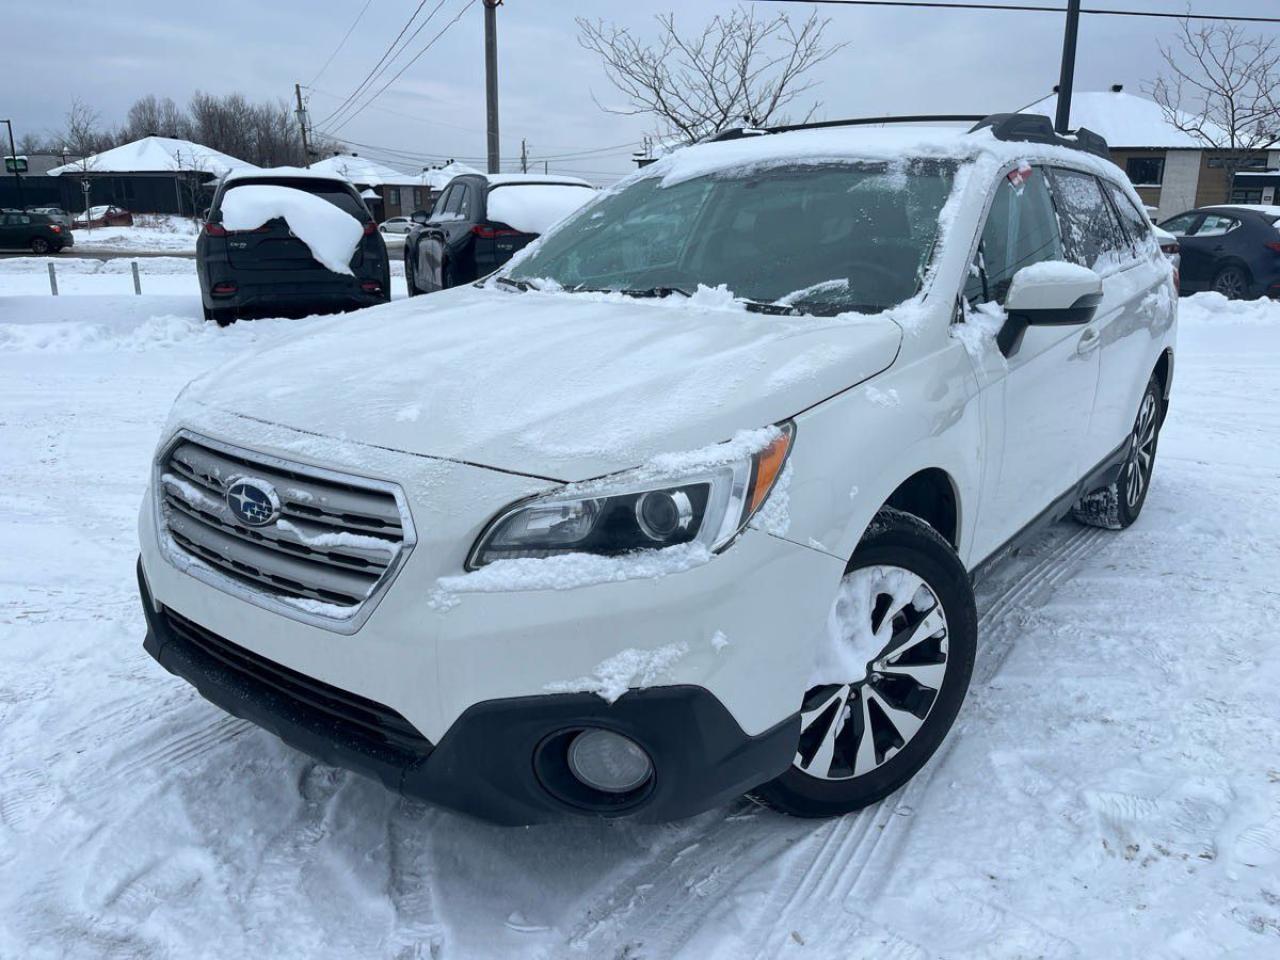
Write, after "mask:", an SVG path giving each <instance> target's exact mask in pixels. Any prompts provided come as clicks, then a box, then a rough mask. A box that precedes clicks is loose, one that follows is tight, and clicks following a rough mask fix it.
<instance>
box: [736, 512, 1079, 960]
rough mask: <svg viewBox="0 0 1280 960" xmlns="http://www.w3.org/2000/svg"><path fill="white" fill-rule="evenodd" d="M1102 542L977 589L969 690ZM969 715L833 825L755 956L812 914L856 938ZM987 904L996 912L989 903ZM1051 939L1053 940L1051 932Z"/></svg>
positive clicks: (1065, 550)
mask: <svg viewBox="0 0 1280 960" xmlns="http://www.w3.org/2000/svg"><path fill="white" fill-rule="evenodd" d="M1103 536H1104V532H1103V531H1102V530H1098V529H1094V528H1090V527H1084V528H1081V529H1079V530H1076V531H1074V532H1073V533H1071V534H1069V535H1068V536H1067V538H1066V540H1065V541H1063V543H1062V544H1061V545H1059V546H1058V547H1057V548H1056V549H1051V552H1050V553H1048V554H1047V555H1045V556H1043V557H1042V558H1041V559H1040V560H1039V561H1037V562H1036V563H1035V564H1034V565H1033V566H1032V567H1031V569H1029V570H1028V571H1026V572H1025V573H1024V574H1022V575H1021V576H1018V577H1017V578H1016V579H1014V580H1013V582H1012V583H1010V584H1008V585H1007V586H1006V587H1005V588H1004V589H1003V590H1002V591H1001V592H998V593H997V594H996V595H995V596H994V597H991V598H990V599H986V598H985V597H982V596H981V594H982V593H983V592H984V591H982V590H979V594H980V597H979V601H980V603H982V606H983V610H982V612H981V614H980V615H979V617H978V636H979V639H980V645H979V648H978V657H977V662H976V663H975V664H974V672H973V682H972V687H971V690H973V691H980V690H981V689H982V688H984V687H985V686H986V685H987V684H989V683H990V682H991V680H992V679H994V678H995V676H996V674H997V673H999V671H1000V667H1001V666H1002V665H1003V664H1004V662H1005V660H1006V659H1007V658H1008V656H1009V654H1010V652H1011V651H1012V650H1013V645H1014V642H1015V640H1016V639H1017V636H1018V634H1019V633H1020V632H1021V628H1020V625H1019V624H1017V623H1015V622H1012V621H1009V620H1007V619H1005V618H1006V617H1007V616H1008V615H1009V614H1010V613H1012V612H1013V611H1015V610H1017V609H1019V608H1021V607H1024V606H1026V605H1027V604H1033V605H1036V606H1038V605H1039V602H1043V600H1044V599H1047V597H1045V594H1047V593H1048V592H1049V591H1052V590H1053V588H1054V587H1055V586H1057V584H1059V583H1061V582H1062V581H1063V580H1064V579H1066V578H1067V577H1068V576H1070V575H1071V574H1072V573H1073V572H1074V571H1075V569H1076V567H1077V566H1078V564H1079V563H1080V562H1081V561H1082V560H1083V559H1084V558H1085V557H1087V556H1089V555H1090V554H1091V553H1093V552H1094V551H1095V550H1096V549H1098V547H1099V546H1100V543H1099V541H1100V540H1101V539H1102V538H1103ZM1045 539H1049V538H1048V537H1046V538H1045ZM1040 542H1041V543H1043V542H1044V541H1043V540H1042V541H1040ZM1011 559H1013V558H1011ZM984 600H985V602H983V601H984ZM1038 601H1039V602H1038ZM971 695H972V694H971ZM970 715H971V714H967V713H965V712H962V713H961V715H960V719H959V721H958V722H957V723H956V726H955V727H954V728H953V729H952V731H951V732H950V734H948V736H947V739H946V740H944V741H943V743H942V746H941V747H940V748H939V749H938V752H937V753H935V754H934V755H933V757H932V758H931V759H930V760H929V762H928V763H927V764H925V766H924V767H923V768H922V769H921V770H920V772H919V773H917V774H916V775H915V777H913V778H912V779H911V780H910V781H909V782H908V783H907V785H906V786H905V787H903V788H902V789H901V790H900V791H899V792H898V793H896V794H893V795H892V796H890V797H887V798H886V799H885V800H882V801H881V802H880V803H877V804H875V805H873V806H871V807H867V808H866V809H864V810H860V811H858V812H857V813H855V814H851V815H849V816H846V817H842V818H841V819H840V820H837V821H836V822H835V823H834V825H833V827H832V830H831V834H830V835H829V836H828V837H827V839H826V840H825V841H824V842H823V844H822V847H821V848H820V849H819V850H818V851H817V853H816V854H815V855H814V856H813V858H811V859H810V861H809V862H808V864H807V865H806V866H804V867H803V868H802V869H801V870H799V871H797V872H798V873H799V874H800V877H799V879H798V880H794V881H792V883H790V884H788V886H790V887H791V891H792V892H791V894H790V895H789V896H787V897H786V900H785V902H784V903H783V904H782V905H781V906H780V907H779V908H776V909H775V907H774V904H773V903H771V904H770V905H769V906H767V907H766V908H765V909H763V910H762V911H761V915H762V916H764V917H771V916H772V917H776V918H777V919H776V921H775V922H774V923H773V924H771V929H770V932H769V933H767V934H765V935H764V936H763V938H762V939H761V948H760V950H759V952H758V953H757V954H756V956H757V957H759V958H762V960H763V958H771V957H773V956H776V955H777V952H778V950H779V949H781V947H782V945H783V943H784V942H785V940H786V939H787V937H789V936H790V935H791V929H792V921H793V920H800V919H801V918H803V917H806V916H808V915H809V914H810V913H811V912H813V913H820V914H821V915H822V917H823V921H824V924H825V927H826V930H827V933H828V938H829V939H831V940H832V942H839V940H840V938H841V937H842V936H845V935H849V934H856V930H855V929H853V928H854V927H856V926H858V920H859V917H858V915H857V914H852V915H846V914H844V913H843V910H842V908H843V906H844V904H845V903H846V902H848V901H849V900H850V898H851V897H855V896H856V895H857V894H858V893H859V887H860V886H862V884H863V882H864V881H865V880H866V879H867V878H868V877H870V876H873V875H880V874H881V873H882V872H883V871H885V870H888V869H890V868H891V866H892V864H893V861H894V859H895V858H896V854H897V851H898V849H899V848H900V847H901V844H902V842H903V840H904V839H905V837H906V834H907V832H908V831H909V830H910V827H911V824H912V822H913V821H914V819H915V818H914V816H913V815H912V814H913V812H914V811H915V810H916V809H918V808H919V806H920V805H921V803H922V801H923V800H924V797H925V795H926V793H927V792H928V789H929V784H930V782H931V781H932V779H933V775H934V774H935V773H936V772H937V770H938V768H939V767H940V766H942V764H943V763H945V761H946V759H947V757H948V756H949V755H950V752H951V749H952V747H953V746H954V744H955V743H956V742H957V741H958V740H959V739H960V738H961V737H962V736H963V735H964V732H965V730H966V729H967V728H968V726H969V722H970V720H969V716H970ZM873 863H874V864H875V867H876V869H874V870H872V869H871V867H872V865H873ZM775 903H776V901H775ZM814 904H820V905H821V907H822V909H819V910H816V911H814V910H813V905H814ZM987 906H988V908H990V905H987ZM832 908H834V910H833V909H832ZM990 909H994V908H990ZM833 915H835V916H839V917H840V920H839V921H838V922H837V923H836V924H835V925H834V926H832V924H831V917H832V916H833ZM1045 936H1046V937H1049V935H1048V934H1046V935H1045ZM1058 955H1061V954H1060V952H1047V953H1045V956H1058Z"/></svg>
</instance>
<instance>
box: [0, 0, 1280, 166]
mask: <svg viewBox="0 0 1280 960" xmlns="http://www.w3.org/2000/svg"><path fill="white" fill-rule="evenodd" d="M435 3H436V0H429V2H428V3H427V5H426V6H425V8H424V10H423V15H425V14H426V12H427V11H429V10H431V9H432V8H433V7H434V6H435ZM466 3H467V0H444V2H443V4H442V6H441V7H440V10H439V12H438V13H437V14H436V15H435V19H434V20H432V22H431V23H430V24H429V25H428V26H427V27H426V29H424V30H423V31H422V33H420V34H419V36H418V38H417V40H415V41H414V43H413V44H412V45H411V46H410V47H409V48H408V49H409V53H408V54H406V55H405V56H404V57H403V58H402V60H401V61H399V62H397V65H396V67H395V68H393V71H392V72H389V73H387V74H386V75H385V76H384V77H383V78H382V81H380V82H379V86H380V85H381V82H384V81H385V80H387V79H389V78H390V77H391V76H392V73H393V72H394V70H396V69H399V65H400V63H402V62H403V61H404V60H407V59H408V58H409V56H411V55H412V53H414V52H416V51H417V50H418V49H420V48H421V47H422V45H423V44H424V43H425V42H426V41H427V40H429V39H430V38H431V37H432V36H433V35H434V34H435V33H436V32H437V30H438V29H439V28H440V27H443V26H444V25H445V24H446V23H447V22H448V21H449V20H450V19H452V18H453V17H454V16H455V15H456V14H457V13H458V12H459V11H460V10H461V9H462V8H463V7H464V6H465V4H466ZM363 4H364V0H305V2H302V0H293V2H286V0H272V2H266V0H219V2H218V3H216V4H213V3H204V4H176V3H169V2H163V3H162V2H155V0H113V2H111V3H109V4H108V3H100V2H96V0H56V2H44V3H16V2H6V3H5V5H4V6H5V10H4V13H3V16H2V17H0V22H3V24H4V30H3V33H4V35H5V36H6V37H7V41H6V42H5V43H4V48H5V71H4V72H5V75H6V80H5V81H4V83H3V85H0V117H5V116H8V117H12V118H13V121H14V126H15V132H16V134H17V135H18V136H21V135H22V133H24V132H27V131H36V132H44V131H50V130H56V129H57V128H59V127H60V126H61V123H62V116H63V114H64V113H65V112H66V109H67V107H68V105H69V103H70V102H71V100H72V98H73V97H80V98H81V99H83V100H84V101H85V102H86V103H88V104H89V105H90V106H91V107H93V108H94V109H96V110H98V111H99V112H100V113H101V114H102V116H103V119H104V120H105V121H108V122H111V123H117V122H119V121H120V120H121V119H123V117H124V113H125V111H126V110H127V109H128V106H129V104H130V103H131V102H132V101H133V100H134V99H135V98H136V97H138V96H141V95H143V94H146V93H155V94H157V95H160V96H170V97H173V98H174V100H176V101H178V102H179V103H182V102H184V101H185V100H186V99H187V98H188V97H190V95H191V94H192V92H194V91H195V90H205V91H209V92H214V93H228V92H233V91H240V92H243V93H245V94H247V95H249V96H250V97H252V98H268V97H271V98H274V97H285V96H290V97H291V96H292V94H293V84H294V82H295V81H299V82H301V83H303V84H308V85H310V86H311V91H310V96H311V100H310V105H311V110H312V116H313V119H314V120H316V121H320V120H323V119H324V117H325V116H326V115H327V114H329V113H330V112H331V111H333V110H334V109H335V108H336V107H337V106H338V105H339V104H340V103H341V101H342V99H343V98H345V97H346V95H347V94H348V93H349V92H350V91H351V90H352V89H353V88H354V87H355V86H356V84H357V83H359V82H360V80H361V79H362V78H363V77H364V76H365V74H366V73H367V72H368V71H369V70H370V68H372V67H373V65H374V64H375V63H376V62H377V59H378V57H379V56H380V55H381V54H382V52H383V51H384V50H385V49H386V47H387V45H388V44H389V43H390V42H391V41H392V39H393V38H394V37H395V35H396V33H397V31H398V30H399V29H400V27H401V26H402V25H403V23H404V22H405V20H406V19H407V18H408V16H409V14H410V13H411V12H412V11H413V9H414V8H415V7H416V6H417V5H418V3H417V0H370V5H369V8H368V11H367V12H366V13H365V14H364V17H363V19H362V20H361V21H360V23H359V25H358V26H357V28H356V30H355V31H354V33H353V34H352V35H351V38H350V39H349V40H348V41H347V43H346V45H345V46H344V47H343V49H342V50H341V52H340V53H339V54H338V56H337V57H335V58H334V60H333V62H332V63H331V64H330V65H329V67H328V68H327V69H326V70H325V71H324V72H323V74H322V75H321V76H320V77H319V78H318V79H315V80H314V83H312V81H313V78H314V77H315V76H316V74H317V72H318V71H320V69H321V66H322V65H323V64H324V62H325V60H326V58H327V57H328V56H329V54H330V53H332V52H333V50H334V48H335V47H336V46H337V44H338V42H339V40H340V39H341V38H342V35H343V33H344V32H345V31H346V30H347V28H348V27H349V26H350V25H351V23H352V20H353V19H354V18H355V16H356V15H357V13H359V11H360V9H361V7H362V6H363ZM733 6H734V4H733V3H730V2H728V0H724V2H721V0H683V2H681V3H675V2H674V0H591V2H587V0H554V2H553V0H506V2H505V3H504V4H503V6H501V7H500V8H499V10H498V21H499V26H498V41H499V58H500V64H499V84H500V94H501V131H502V155H503V158H504V161H510V160H514V159H516V158H518V157H519V154H520V140H521V138H522V137H523V138H527V140H528V145H529V154H530V156H531V158H532V159H533V160H534V161H535V162H537V163H539V166H540V160H541V158H543V157H562V156H563V155H565V154H572V153H581V152H584V151H596V150H598V151H599V152H595V153H593V154H592V155H591V156H590V157H588V158H581V157H579V158H575V159H553V160H551V161H550V165H551V169H552V170H553V171H559V172H562V173H569V172H580V173H582V174H583V175H585V176H588V177H590V178H591V179H593V180H597V181H603V180H607V179H612V178H613V176H616V174H618V173H622V172H625V171H626V170H628V169H631V168H632V164H631V163H630V161H629V159H628V158H629V155H630V152H631V150H632V149H633V147H634V146H635V145H636V144H638V142H639V140H640V138H641V137H642V135H643V134H645V133H646V132H649V131H651V130H652V129H653V124H652V123H651V122H650V121H647V120H646V119H644V118H640V117H624V116H616V115H612V114H609V113H606V112H604V111H602V110H601V109H600V107H599V106H597V103H596V102H595V101H596V100H598V101H599V102H600V103H603V104H616V103H619V99H618V95H617V94H616V93H615V91H614V90H613V88H612V87H611V86H610V84H609V83H608V81H607V80H606V79H605V76H604V74H603V72H602V70H601V68H600V65H599V63H598V62H597V60H596V58H595V57H594V56H593V55H592V54H590V53H588V52H586V51H584V50H582V49H581V48H580V47H579V46H578V43H577V40H576V37H577V28H576V26H575V24H574V18H575V17H576V16H591V17H601V18H603V19H605V20H607V21H615V22H617V23H619V24H624V25H626V26H629V27H632V28H634V29H635V30H637V31H639V32H643V33H647V34H650V35H652V33H653V32H654V22H653V16H654V14H656V13H661V12H666V11H668V10H671V9H677V10H678V22H679V23H683V24H685V25H687V26H688V27H689V28H696V27H698V26H700V25H701V24H702V23H703V22H705V21H706V20H708V19H710V18H711V17H712V16H714V15H715V14H716V13H720V12H724V11H727V10H730V9H732V7H733ZM756 6H757V8H758V9H759V12H760V13H761V14H762V15H771V14H772V13H773V12H775V11H778V10H786V11H788V12H789V13H790V14H791V15H792V16H794V17H797V18H803V17H804V16H805V15H807V13H808V12H809V10H810V9H811V8H810V7H808V6H805V5H798V4H780V3H769V2H760V3H757V4H756ZM1088 6H1095V7H1108V8H1112V9H1115V8H1121V7H1124V8H1136V9H1145V10H1182V9H1185V0H1094V2H1092V3H1090V4H1088ZM1278 6H1280V5H1278V4H1277V3H1276V2H1275V0H1191V8H1192V9H1194V10H1196V11H1197V12H1205V13H1209V12H1219V13H1228V12H1229V13H1238V14H1244V15H1249V14H1259V15H1275V14H1276V13H1277V7H1278ZM819 10H820V12H821V13H822V14H823V15H824V16H828V17H830V20H831V23H830V25H829V27H828V28H827V37H828V38H829V39H830V40H833V41H844V42H847V43H848V46H847V47H846V48H845V49H844V50H843V51H842V52H841V53H839V54H838V55H837V56H836V57H835V58H833V59H832V60H830V61H829V62H828V63H826V64H824V65H823V66H822V67H821V68H820V72H819V73H818V78H819V79H820V80H821V84H820V86H819V87H818V88H817V89H816V90H815V91H814V94H815V95H816V97H817V98H818V99H820V100H821V101H822V102H823V107H822V110H821V115H823V116H826V117H842V116H857V115H867V114H884V113H918V112H919V113H923V112H929V113H951V112H956V113H985V112H996V111H1000V110H1011V109H1016V108H1018V107H1021V106H1023V105H1025V104H1026V103H1028V102H1030V101H1032V100H1034V99H1036V98H1037V97H1039V96H1041V95H1044V94H1047V93H1049V92H1050V91H1051V89H1052V87H1053V85H1054V84H1055V83H1056V82H1057V79H1058V65H1059V57H1060V54H1061V45H1062V24H1063V16H1062V15H1060V14H1056V13H995V12H974V11H954V12H948V11H940V10H905V9H904V10H888V9H877V8H857V7H838V6H833V5H827V6H822V7H820V8H819ZM419 22H420V20H419ZM1173 29H1174V24H1173V22H1172V21H1160V20H1151V19H1137V18H1133V19H1130V18H1118V17H1096V16H1095V17H1085V18H1084V22H1083V26H1082V30H1081V38H1080V62H1079V68H1078V74H1077V89H1078V90H1102V89H1106V88H1107V87H1109V86H1110V85H1111V84H1113V83H1123V84H1124V85H1125V86H1126V88H1127V89H1128V90H1130V91H1131V92H1135V93H1137V92H1139V90H1140V87H1141V85H1142V83H1143V82H1144V81H1149V80H1151V79H1152V78H1154V77H1155V76H1156V75H1157V74H1158V72H1159V70H1160V69H1161V62H1160V57H1159V51H1158V49H1157V42H1158V41H1159V40H1161V39H1165V40H1167V39H1169V38H1170V37H1171V36H1172V31H1173ZM1257 29H1259V30H1265V31H1269V32H1272V33H1274V31H1275V30H1276V28H1275V27H1266V26H1262V27H1257ZM593 96H594V99H593ZM337 133H338V135H339V136H341V137H344V138H347V139H348V140H351V141H358V142H359V143H362V144H366V145H369V146H365V147H361V146H353V147H352V148H351V149H353V150H356V151H358V152H360V153H362V154H365V155H369V156H376V157H378V158H379V159H390V158H391V157H393V156H395V157H401V156H402V155H404V154H411V155H413V157H414V158H415V159H418V158H420V159H422V160H424V161H429V160H431V159H434V158H447V157H457V158H459V159H463V158H481V157H483V155H484V149H485V140H484V47H483V13H482V9H481V4H480V3H478V2H476V3H474V4H473V6H472V7H471V8H470V9H469V10H467V11H466V12H465V14H464V15H463V16H462V19H461V20H460V21H459V22H457V23H456V24H454V25H453V26H452V27H451V28H449V29H448V30H447V31H446V32H445V33H444V34H443V36H442V37H441V38H440V39H439V40H438V41H437V42H436V43H435V45H434V46H433V47H432V48H431V49H430V50H429V51H428V52H427V53H426V54H425V55H424V56H423V57H422V58H421V59H420V60H418V62H417V63H416V64H414V65H413V66H412V67H411V68H409V70H408V71H406V73H405V74H404V76H403V77H402V78H401V79H400V80H399V81H397V82H396V83H395V84H393V85H392V86H391V87H390V88H389V89H388V90H387V91H386V93H384V94H383V95H382V96H381V97H379V98H378V99H377V100H376V101H374V104H373V105H372V106H371V107H369V108H368V109H365V110H364V111H363V112H361V113H360V114H359V115H358V116H356V117H355V118H354V119H352V120H351V121H350V122H349V123H347V124H345V125H344V126H342V127H341V129H340V130H339V131H337ZM605 148H607V149H605ZM392 151H397V152H396V153H393V152H392ZM409 163H410V165H412V163H413V161H409Z"/></svg>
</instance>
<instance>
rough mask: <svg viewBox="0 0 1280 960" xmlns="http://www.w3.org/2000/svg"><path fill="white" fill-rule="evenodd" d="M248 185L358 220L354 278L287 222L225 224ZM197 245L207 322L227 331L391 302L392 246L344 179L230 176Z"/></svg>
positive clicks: (275, 174)
mask: <svg viewBox="0 0 1280 960" xmlns="http://www.w3.org/2000/svg"><path fill="white" fill-rule="evenodd" d="M245 186H276V187H287V188H289V189H292V190H299V191H302V192H304V193H308V194H311V195H312V196H316V197H320V198H322V199H324V200H327V201H328V202H329V203H331V204H333V205H334V206H336V207H338V208H339V209H340V210H343V211H344V212H346V213H349V214H350V215H351V216H352V217H354V218H355V219H356V220H357V221H358V222H359V223H360V224H361V225H362V227H363V235H362V236H361V237H360V241H359V243H358V244H357V246H356V249H355V251H354V253H353V254H352V256H351V260H350V263H349V266H350V268H351V274H349V275H348V274H342V273H335V272H334V271H332V270H330V269H328V268H327V267H325V266H324V265H322V264H321V263H319V262H318V261H317V260H316V259H315V257H313V256H312V254H311V249H310V248H309V247H308V246H307V244H306V243H304V242H303V241H302V240H300V239H299V238H298V237H297V236H296V235H295V233H294V231H293V230H292V229H290V226H289V224H288V223H287V222H286V221H285V220H284V218H282V217H277V218H275V219H272V220H268V221H267V222H266V223H263V224H262V225H261V226H259V227H256V228H254V229H251V230H230V229H228V228H227V227H226V226H224V225H223V216H222V205H223V201H224V199H225V198H226V196H227V194H228V193H230V192H231V191H233V190H238V189H240V188H241V187H245ZM205 220H206V222H205V225H204V229H203V230H201V232H200V238H199V239H198V240H197V241H196V272H197V273H198V275H199V277H200V295H201V298H202V300H203V304H204V315H205V319H206V320H216V321H217V322H218V323H219V324H220V325H222V326H226V325H227V324H229V323H233V322H235V320H237V319H239V318H242V317H243V318H249V317H261V316H307V315H309V314H313V313H337V312H341V311H344V310H355V309H358V308H360V307H367V306H372V305H373V304H377V303H385V302H386V301H387V300H389V299H390V298H391V275H390V265H389V263H388V261H387V247H386V243H385V242H384V241H383V239H382V236H381V235H380V234H379V233H378V225H377V223H376V222H374V219H373V216H372V215H371V214H370V213H369V209H368V207H366V206H365V204H364V201H363V200H361V199H360V195H359V194H358V193H357V192H356V190H355V187H353V186H352V185H351V184H350V183H348V182H347V181H345V180H340V179H331V178H327V177H318V176H314V175H307V173H306V172H305V171H301V170H299V171H297V172H296V173H289V172H283V171H266V172H263V173H253V174H246V175H241V176H234V175H233V176H232V177H228V178H227V179H226V180H224V181H223V182H222V184H221V185H219V187H218V189H217V192H216V193H215V194H214V197H213V205H212V206H211V207H210V208H209V211H208V213H207V215H206V217H205Z"/></svg>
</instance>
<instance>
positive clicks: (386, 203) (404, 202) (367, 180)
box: [311, 153, 479, 220]
mask: <svg viewBox="0 0 1280 960" xmlns="http://www.w3.org/2000/svg"><path fill="white" fill-rule="evenodd" d="M311 169H312V170H316V171H320V172H323V173H331V174H336V175H337V176H340V177H342V178H344V179H345V180H348V181H350V182H351V183H352V184H353V185H354V186H355V187H356V188H357V189H358V190H360V191H361V196H363V197H364V198H365V202H366V203H367V204H369V209H370V210H371V211H372V212H373V215H374V217H376V218H377V219H379V220H386V219H387V218H389V217H407V216H409V215H410V214H412V213H413V212H414V211H415V210H430V209H431V207H432V206H433V205H434V204H435V202H436V198H437V197H439V196H440V193H441V191H442V190H444V188H445V185H446V184H447V183H448V182H449V181H450V180H452V179H453V178H454V177H456V176H459V175H460V174H463V173H478V172H479V171H478V170H475V169H474V168H472V167H468V166H467V165H466V164H464V163H455V162H454V161H452V160H451V161H449V163H447V164H445V165H444V166H443V167H432V168H424V169H422V170H419V171H417V172H415V173H404V172H403V171H400V170H396V169H394V168H393V167H390V166H388V165H387V164H385V163H379V162H378V161H376V160H370V159H369V158H368V157H362V156H360V155H359V154H357V153H350V154H345V153H340V154H336V155H334V156H332V157H328V158H327V159H325V160H321V161H319V162H318V163H313V164H312V165H311ZM370 192H372V194H373V196H369V193H370Z"/></svg>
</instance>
